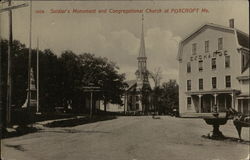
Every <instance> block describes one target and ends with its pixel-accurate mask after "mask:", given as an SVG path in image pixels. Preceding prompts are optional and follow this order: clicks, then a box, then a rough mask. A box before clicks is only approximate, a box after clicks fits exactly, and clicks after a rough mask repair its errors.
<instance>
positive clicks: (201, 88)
mask: <svg viewBox="0 0 250 160" xmlns="http://www.w3.org/2000/svg"><path fill="white" fill-rule="evenodd" d="M199 90H203V79H199Z"/></svg>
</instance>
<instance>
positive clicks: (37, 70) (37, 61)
mask: <svg viewBox="0 0 250 160" xmlns="http://www.w3.org/2000/svg"><path fill="white" fill-rule="evenodd" d="M36 53H37V54H36V83H37V84H36V88H37V89H36V91H37V94H36V99H37V102H36V105H37V106H36V113H38V112H39V38H37V50H36Z"/></svg>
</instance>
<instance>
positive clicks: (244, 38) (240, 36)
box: [177, 23, 249, 60]
mask: <svg viewBox="0 0 250 160" xmlns="http://www.w3.org/2000/svg"><path fill="white" fill-rule="evenodd" d="M207 28H211V29H215V30H220V31H224V32H230V33H233V34H235V35H236V37H235V38H236V39H237V41H238V45H239V46H240V47H242V48H247V49H249V35H248V34H247V33H244V32H242V31H240V30H238V29H236V28H230V27H225V26H222V25H218V24H213V23H207V24H204V25H202V26H200V27H199V28H198V29H196V30H195V31H193V32H192V33H191V34H189V35H188V36H186V37H185V38H184V39H183V40H182V41H181V42H180V43H179V51H178V55H177V59H178V60H180V59H181V56H182V55H181V54H182V50H181V49H182V46H183V44H185V43H187V42H188V41H189V40H191V39H193V38H194V37H196V36H197V35H198V34H200V33H201V32H203V31H204V30H206V29H207Z"/></svg>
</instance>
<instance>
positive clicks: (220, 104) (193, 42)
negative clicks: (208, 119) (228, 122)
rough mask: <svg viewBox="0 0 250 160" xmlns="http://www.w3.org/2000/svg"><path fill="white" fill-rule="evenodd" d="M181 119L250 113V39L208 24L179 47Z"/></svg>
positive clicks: (227, 29)
mask: <svg viewBox="0 0 250 160" xmlns="http://www.w3.org/2000/svg"><path fill="white" fill-rule="evenodd" d="M178 61H179V111H180V115H181V116H188V115H192V114H193V115H194V113H195V114H196V113H210V112H212V111H213V109H214V108H217V110H218V112H225V111H226V110H227V108H229V107H232V108H234V109H236V110H238V111H240V112H242V113H245V114H249V113H250V96H249V81H250V76H249V64H250V59H249V35H248V34H246V33H244V32H242V31H240V30H238V29H236V28H234V20H230V26H229V27H225V26H221V25H217V24H211V23H209V24H205V25H203V26H201V27H200V28H198V29H197V30H195V31H194V32H192V33H191V34H189V35H188V36H187V37H186V38H184V39H183V40H182V41H181V42H180V45H179V52H178Z"/></svg>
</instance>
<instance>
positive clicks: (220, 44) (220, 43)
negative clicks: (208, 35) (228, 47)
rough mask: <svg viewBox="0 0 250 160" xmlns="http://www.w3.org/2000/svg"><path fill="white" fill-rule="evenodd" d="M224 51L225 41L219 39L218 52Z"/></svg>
mask: <svg viewBox="0 0 250 160" xmlns="http://www.w3.org/2000/svg"><path fill="white" fill-rule="evenodd" d="M222 49H223V39H222V38H218V50H222Z"/></svg>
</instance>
